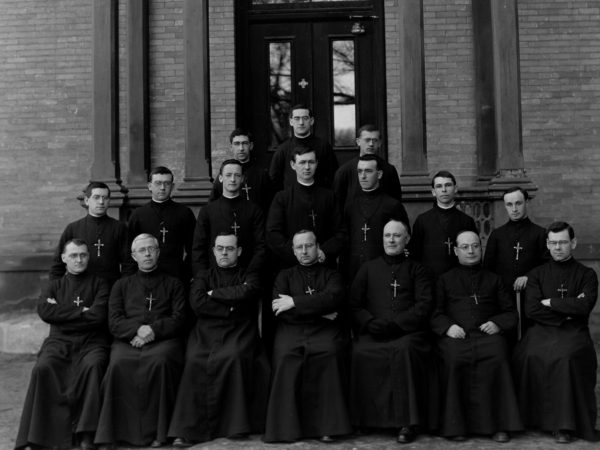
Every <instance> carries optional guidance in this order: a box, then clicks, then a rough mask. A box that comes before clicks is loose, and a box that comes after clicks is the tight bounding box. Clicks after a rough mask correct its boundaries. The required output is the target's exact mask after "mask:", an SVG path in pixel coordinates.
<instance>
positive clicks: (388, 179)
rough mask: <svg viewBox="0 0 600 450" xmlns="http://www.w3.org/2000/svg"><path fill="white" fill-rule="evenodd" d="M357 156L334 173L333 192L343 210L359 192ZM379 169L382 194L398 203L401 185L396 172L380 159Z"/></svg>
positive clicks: (400, 197) (391, 166) (400, 196)
mask: <svg viewBox="0 0 600 450" xmlns="http://www.w3.org/2000/svg"><path fill="white" fill-rule="evenodd" d="M358 161H359V159H358V156H357V157H356V158H352V159H351V160H350V161H348V162H346V163H345V164H344V165H342V166H341V167H340V168H339V169H338V170H337V171H336V172H335V177H334V179H333V191H334V192H335V195H336V196H337V199H338V202H339V203H340V205H342V207H343V208H345V207H346V206H348V205H347V203H352V201H353V199H354V197H355V196H356V195H358V194H359V193H360V192H361V187H360V183H359V182H358V170H357V167H358ZM379 167H381V171H382V172H383V175H382V177H381V180H380V181H379V186H380V188H381V190H382V191H383V192H385V193H386V194H387V195H389V196H390V197H392V198H395V199H396V200H398V201H399V202H401V201H402V185H401V184H400V177H399V176H398V171H397V170H396V168H395V167H394V166H393V165H391V164H390V163H389V162H387V161H385V160H383V159H380V160H379Z"/></svg>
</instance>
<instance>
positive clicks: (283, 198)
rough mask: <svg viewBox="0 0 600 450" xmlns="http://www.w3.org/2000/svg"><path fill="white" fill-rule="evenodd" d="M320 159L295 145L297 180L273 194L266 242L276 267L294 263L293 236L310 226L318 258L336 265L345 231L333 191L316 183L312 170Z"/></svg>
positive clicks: (293, 157) (309, 151)
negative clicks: (316, 240)
mask: <svg viewBox="0 0 600 450" xmlns="http://www.w3.org/2000/svg"><path fill="white" fill-rule="evenodd" d="M318 164H320V162H319V161H318V160H317V156H316V153H315V151H314V150H311V149H308V148H305V147H298V148H296V149H295V150H294V154H293V155H292V156H291V157H290V167H291V168H292V170H293V171H294V173H295V174H296V181H295V182H294V184H292V185H291V186H288V187H287V188H286V189H285V190H284V191H280V192H278V193H277V194H275V198H274V199H273V202H272V204H271V209H270V210H269V216H268V218H267V242H268V244H269V247H270V248H271V250H272V251H273V253H274V255H275V257H276V258H277V259H278V265H279V269H281V268H284V267H290V266H293V265H295V264H296V263H297V259H296V257H295V256H294V253H293V250H292V245H291V244H292V238H293V236H294V234H295V233H296V232H297V231H298V230H300V229H307V230H312V231H314V233H315V234H316V235H317V237H318V239H319V241H320V242H322V245H321V246H320V247H319V262H322V263H326V264H327V265H329V266H330V267H335V264H336V258H337V256H338V255H339V254H340V252H341V251H342V248H343V245H344V243H345V240H346V237H345V231H344V229H343V226H342V220H341V214H340V212H339V208H338V204H337V202H336V201H335V195H334V193H333V191H332V190H331V189H327V188H324V187H322V186H319V185H318V184H317V183H316V181H315V173H316V170H317V167H318Z"/></svg>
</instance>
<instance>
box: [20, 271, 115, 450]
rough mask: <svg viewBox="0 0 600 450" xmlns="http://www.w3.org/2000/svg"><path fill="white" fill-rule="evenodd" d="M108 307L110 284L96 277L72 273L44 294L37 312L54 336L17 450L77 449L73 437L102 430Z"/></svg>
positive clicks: (34, 381)
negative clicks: (37, 449) (34, 449)
mask: <svg viewBox="0 0 600 450" xmlns="http://www.w3.org/2000/svg"><path fill="white" fill-rule="evenodd" d="M49 298H50V299H54V300H55V301H56V304H51V303H48V302H47V299H49ZM107 302H108V284H107V282H106V281H105V280H103V279H102V278H100V277H97V276H95V275H92V274H90V273H83V274H79V275H73V274H69V273H67V274H66V275H64V276H63V277H62V278H60V279H58V280H53V281H50V283H49V284H48V286H47V287H46V288H45V289H44V291H43V292H42V295H41V297H40V300H39V302H38V306H37V309H38V314H39V315H40V317H41V318H42V320H43V321H44V322H47V323H49V324H50V334H49V335H48V337H47V338H46V339H45V340H44V343H43V344H42V348H41V350H40V352H39V354H38V358H37V361H36V364H35V366H34V367H33V370H32V372H31V381H30V383H29V389H28V390H27V396H26V398H25V405H24V406H23V413H22V415H21V424H20V426H19V432H18V434H17V439H16V442H15V447H16V448H21V447H25V446H27V445H29V444H34V445H38V446H42V447H48V448H52V447H54V446H59V447H68V448H71V445H72V440H73V433H82V432H89V433H92V434H93V433H94V432H95V431H96V426H97V424H98V416H99V414H100V404H101V396H100V384H101V382H102V377H103V376H104V371H105V369H106V365H107V364H108V351H109V346H110V335H109V333H108V327H107V320H106V318H107ZM84 307H86V308H89V309H88V310H86V311H84V310H83V309H84Z"/></svg>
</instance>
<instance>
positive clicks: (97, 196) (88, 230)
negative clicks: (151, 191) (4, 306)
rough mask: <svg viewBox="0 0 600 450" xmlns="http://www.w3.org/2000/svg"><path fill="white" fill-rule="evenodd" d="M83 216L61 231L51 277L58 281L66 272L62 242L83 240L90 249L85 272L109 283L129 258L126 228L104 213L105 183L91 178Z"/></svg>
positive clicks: (108, 199) (51, 268)
mask: <svg viewBox="0 0 600 450" xmlns="http://www.w3.org/2000/svg"><path fill="white" fill-rule="evenodd" d="M84 203H85V206H86V207H87V210H88V213H87V215H86V216H85V217H84V218H83V219H79V220H76V221H75V222H71V223H70V224H68V225H67V227H66V228H65V230H64V231H63V233H62V235H61V237H60V239H59V241H58V245H57V246H56V251H55V252H54V257H53V260H52V265H51V266H50V279H51V280H57V279H59V278H61V277H62V276H63V275H64V274H65V273H66V268H65V263H64V261H63V260H62V253H63V249H64V247H65V243H66V242H67V241H68V240H70V239H73V238H79V239H83V240H84V241H85V242H86V243H87V245H88V249H89V256H90V259H89V264H88V269H87V270H88V271H89V272H90V273H93V274H95V275H98V276H101V277H102V278H104V279H106V280H107V281H108V283H109V285H110V286H112V285H113V284H114V282H115V281H116V280H117V279H118V278H119V277H120V276H121V266H122V265H124V264H125V263H126V262H127V261H128V259H129V252H128V250H127V227H126V225H125V224H124V223H123V222H119V221H118V220H116V219H113V218H112V217H109V216H108V215H107V211H108V206H109V204H110V189H109V188H108V186H107V185H106V184H104V183H100V182H98V181H92V182H91V183H90V184H88V185H87V187H86V188H85V198H84Z"/></svg>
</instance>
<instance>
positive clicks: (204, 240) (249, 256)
mask: <svg viewBox="0 0 600 450" xmlns="http://www.w3.org/2000/svg"><path fill="white" fill-rule="evenodd" d="M220 232H227V233H233V234H235V235H236V236H237V237H238V246H240V247H242V254H241V255H240V260H239V262H240V265H242V266H244V267H247V270H248V272H259V271H260V270H261V269H262V266H263V264H264V261H265V254H266V247H265V219H264V216H263V213H262V211H261V210H260V207H259V206H257V205H256V204H254V203H252V202H249V201H246V200H245V198H242V196H241V195H238V196H237V197H235V198H228V197H224V196H221V197H219V198H218V199H217V200H215V201H214V202H210V203H209V204H208V205H206V206H203V207H202V209H201V210H200V212H199V213H198V221H197V223H196V229H195V231H194V244H193V246H192V268H193V270H194V275H197V274H198V273H199V272H200V271H202V270H207V269H208V268H209V267H216V266H217V262H216V261H215V257H214V255H213V252H212V247H213V246H214V243H215V238H216V237H217V235H218V234H219V233H220Z"/></svg>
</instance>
